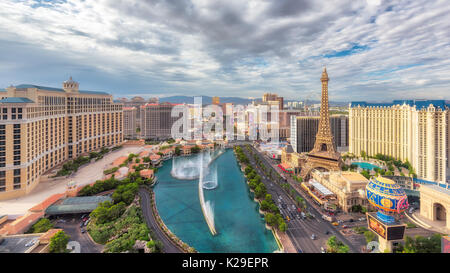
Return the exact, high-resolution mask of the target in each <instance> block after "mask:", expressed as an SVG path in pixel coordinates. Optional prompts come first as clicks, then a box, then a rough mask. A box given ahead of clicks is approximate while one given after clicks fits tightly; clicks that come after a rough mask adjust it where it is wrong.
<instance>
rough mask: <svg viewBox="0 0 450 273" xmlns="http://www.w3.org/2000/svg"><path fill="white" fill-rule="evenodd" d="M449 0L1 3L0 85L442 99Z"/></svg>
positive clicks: (448, 66) (449, 41)
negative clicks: (323, 87) (323, 84)
mask: <svg viewBox="0 0 450 273" xmlns="http://www.w3.org/2000/svg"><path fill="white" fill-rule="evenodd" d="M448 14H450V5H448V1H432V0H431V1H426V0H414V1H412V0H408V1H406V0H405V1H403V0H399V1H383V0H361V1H352V0H341V1H331V0H330V1H313V0H278V1H275V0H274V1H269V0H259V1H254V0H250V1H238V0H229V1H211V0H208V1H207V0H177V1H169V0H168V1H162V0H98V1H94V0H85V1H73V0H67V1H61V0H60V1H44V0H41V1H12V0H3V1H1V2H0V88H3V87H7V86H9V85H11V84H13V85H18V84H21V83H30V84H38V85H47V86H52V87H59V86H61V85H62V82H63V81H64V80H66V79H68V77H69V76H72V77H73V78H74V80H77V81H78V82H79V83H80V88H81V89H84V90H100V91H106V92H110V93H112V94H113V95H114V96H115V97H132V96H135V95H139V96H143V97H151V96H160V97H162V96H170V95H189V96H191V95H209V96H213V95H219V96H239V97H261V95H262V94H263V93H264V92H276V93H278V94H279V95H282V96H284V97H285V98H287V99H318V98H319V97H320V80H319V79H320V75H321V71H322V68H323V66H327V70H328V73H329V77H330V83H329V92H330V100H334V101H349V100H367V101H389V100H393V99H418V98H426V99H450V97H449V94H450V92H449V89H450V88H449V87H450V73H449V71H450V20H448V18H447V17H448Z"/></svg>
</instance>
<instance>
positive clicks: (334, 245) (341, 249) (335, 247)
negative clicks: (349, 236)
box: [327, 236, 349, 253]
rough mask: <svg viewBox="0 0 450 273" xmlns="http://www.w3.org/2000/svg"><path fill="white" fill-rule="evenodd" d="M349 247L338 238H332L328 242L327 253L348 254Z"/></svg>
mask: <svg viewBox="0 0 450 273" xmlns="http://www.w3.org/2000/svg"><path fill="white" fill-rule="evenodd" d="M348 251H349V247H348V246H347V245H345V244H344V243H342V242H341V241H339V240H338V239H337V238H336V236H331V237H330V238H328V241H327V252H331V253H348Z"/></svg>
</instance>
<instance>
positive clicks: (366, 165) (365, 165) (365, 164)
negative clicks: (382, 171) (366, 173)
mask: <svg viewBox="0 0 450 273" xmlns="http://www.w3.org/2000/svg"><path fill="white" fill-rule="evenodd" d="M352 165H357V166H358V167H360V168H363V169H366V170H373V169H374V168H379V167H378V166H377V165H375V164H371V163H368V162H354V163H352Z"/></svg>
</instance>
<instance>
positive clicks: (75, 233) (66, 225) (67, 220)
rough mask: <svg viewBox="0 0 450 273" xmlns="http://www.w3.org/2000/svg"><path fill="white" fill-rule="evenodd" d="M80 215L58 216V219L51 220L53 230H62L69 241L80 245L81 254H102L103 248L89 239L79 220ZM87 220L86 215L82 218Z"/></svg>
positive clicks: (82, 222) (83, 225)
mask: <svg viewBox="0 0 450 273" xmlns="http://www.w3.org/2000/svg"><path fill="white" fill-rule="evenodd" d="M81 216H82V215H80V214H73V215H65V216H59V217H58V218H56V217H55V218H53V221H54V223H55V224H54V225H55V228H62V229H64V232H65V233H66V234H67V235H69V236H70V239H69V241H75V242H78V243H79V244H80V252H81V253H100V252H102V250H103V248H104V246H103V245H100V244H97V243H95V242H94V241H92V240H91V238H90V237H89V235H88V233H87V231H86V227H85V223H86V221H83V220H82V219H81ZM84 218H85V219H86V218H88V217H87V215H86V217H84Z"/></svg>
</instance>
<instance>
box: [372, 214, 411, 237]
mask: <svg viewBox="0 0 450 273" xmlns="http://www.w3.org/2000/svg"><path fill="white" fill-rule="evenodd" d="M367 223H368V226H369V229H370V230H371V231H373V232H375V233H376V234H378V235H379V236H381V237H382V238H383V239H385V240H388V241H394V240H402V239H403V235H404V234H405V229H406V225H387V224H384V223H383V222H381V221H380V220H378V219H377V218H376V217H375V216H373V215H371V214H367Z"/></svg>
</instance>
